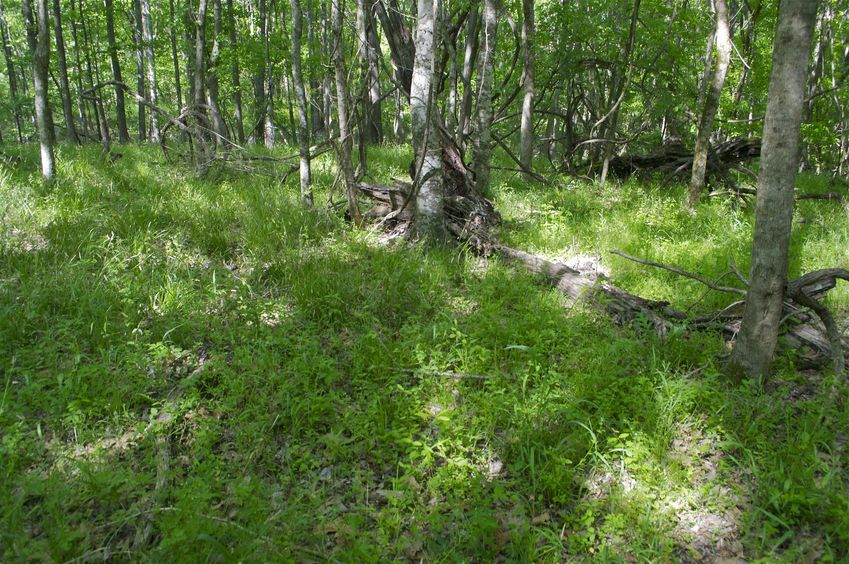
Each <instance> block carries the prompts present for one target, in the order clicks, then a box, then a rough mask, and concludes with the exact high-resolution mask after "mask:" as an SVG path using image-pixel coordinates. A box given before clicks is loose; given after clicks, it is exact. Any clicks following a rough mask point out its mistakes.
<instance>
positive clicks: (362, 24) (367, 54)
mask: <svg viewBox="0 0 849 564" xmlns="http://www.w3.org/2000/svg"><path fill="white" fill-rule="evenodd" d="M356 6H357V37H358V38H359V51H360V57H361V59H360V60H361V61H362V75H363V80H364V88H365V90H366V92H365V95H364V96H362V115H363V118H364V124H363V128H362V129H363V131H364V133H365V139H366V141H368V142H369V143H380V142H382V141H383V127H382V125H381V113H382V112H381V107H380V106H381V104H380V78H379V77H380V74H379V72H378V68H377V34H376V33H375V31H374V18H373V16H372V13H371V2H368V1H367V0H356Z"/></svg>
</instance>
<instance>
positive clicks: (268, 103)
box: [259, 0, 274, 149]
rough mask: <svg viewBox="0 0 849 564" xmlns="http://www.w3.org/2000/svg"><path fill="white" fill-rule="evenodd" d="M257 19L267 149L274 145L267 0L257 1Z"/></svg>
mask: <svg viewBox="0 0 849 564" xmlns="http://www.w3.org/2000/svg"><path fill="white" fill-rule="evenodd" d="M259 19H260V20H261V22H262V37H263V46H264V49H265V66H264V69H265V73H264V75H263V76H264V78H265V84H264V85H263V100H264V102H265V108H264V114H263V115H264V118H265V119H264V120H263V132H264V133H263V135H264V137H263V139H264V140H265V146H266V147H268V148H269V149H271V148H273V147H274V67H273V64H272V61H271V15H270V14H269V9H268V6H267V0H260V2H259Z"/></svg>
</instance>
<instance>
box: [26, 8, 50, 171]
mask: <svg viewBox="0 0 849 564" xmlns="http://www.w3.org/2000/svg"><path fill="white" fill-rule="evenodd" d="M35 8H36V14H35V15H33V12H32V6H31V5H30V0H23V1H22V2H21V10H22V12H23V15H24V23H25V25H26V29H27V42H28V43H29V48H30V53H31V54H32V82H33V89H34V90H35V124H36V127H37V129H38V141H39V145H40V147H41V175H42V176H43V177H44V179H45V180H53V178H54V177H55V176H56V160H55V157H54V155H53V144H54V136H53V117H52V115H51V114H50V103H49V98H48V91H47V84H48V82H47V74H48V71H49V67H50V28H49V26H48V23H47V20H48V18H49V17H50V16H49V15H48V11H47V0H36V5H35Z"/></svg>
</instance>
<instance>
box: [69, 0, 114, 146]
mask: <svg viewBox="0 0 849 564" xmlns="http://www.w3.org/2000/svg"><path fill="white" fill-rule="evenodd" d="M84 2H85V0H80V4H79V5H80V14H84V13H85V3H84ZM85 21H86V19H85V18H80V31H81V32H82V34H83V43H84V51H83V54H84V58H85V75H86V82H87V84H88V88H89V90H91V91H92V96H94V97H95V98H94V99H93V100H92V102H91V107H92V109H93V110H94V119H95V122H97V132H98V136H99V140H100V142H101V143H102V144H103V146H104V148H106V149H108V148H109V146H110V144H111V142H112V141H111V139H110V134H109V119H108V117H107V116H106V111H105V109H104V108H103V96H102V95H101V94H100V92H97V93H94V65H93V64H92V62H91V51H92V46H91V44H92V41H91V34H90V33H89V31H88V26H86V24H85ZM122 93H123V91H122Z"/></svg>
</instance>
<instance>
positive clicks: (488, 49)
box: [463, 0, 498, 194]
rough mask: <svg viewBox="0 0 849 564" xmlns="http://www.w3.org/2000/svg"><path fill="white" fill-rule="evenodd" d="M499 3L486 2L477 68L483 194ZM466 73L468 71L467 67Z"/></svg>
mask: <svg viewBox="0 0 849 564" xmlns="http://www.w3.org/2000/svg"><path fill="white" fill-rule="evenodd" d="M496 2H497V0H484V3H483V49H482V50H481V52H480V64H479V68H478V76H479V79H478V80H479V85H478V96H477V98H478V106H477V110H478V120H477V121H478V132H477V133H478V134H477V139H476V143H475V155H474V163H475V164H474V167H475V179H476V180H477V185H478V190H479V191H480V192H481V193H482V194H486V193H487V192H488V191H489V177H490V169H489V161H490V157H491V155H492V84H493V80H494V78H493V73H494V71H493V68H494V64H495V63H494V59H495V41H496V36H497V31H498V7H497V5H496ZM467 51H468V49H467ZM463 74H464V75H465V74H466V73H465V70H464V71H463ZM464 81H465V78H464ZM464 104H465V102H464Z"/></svg>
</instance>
